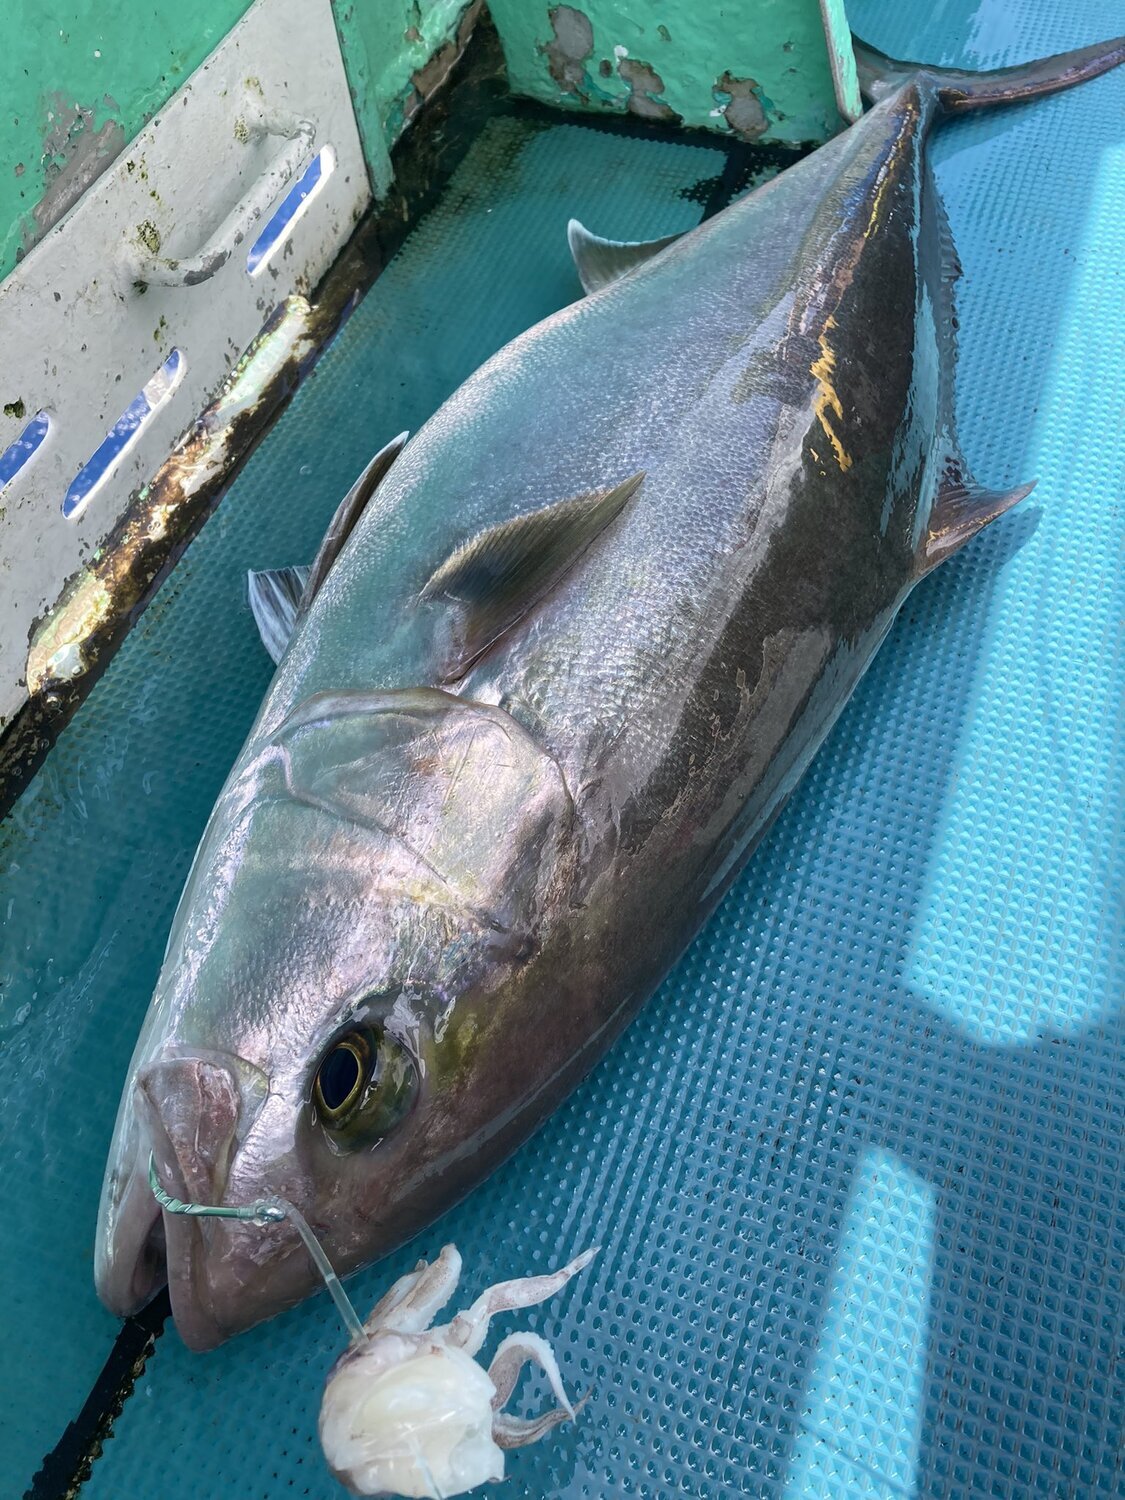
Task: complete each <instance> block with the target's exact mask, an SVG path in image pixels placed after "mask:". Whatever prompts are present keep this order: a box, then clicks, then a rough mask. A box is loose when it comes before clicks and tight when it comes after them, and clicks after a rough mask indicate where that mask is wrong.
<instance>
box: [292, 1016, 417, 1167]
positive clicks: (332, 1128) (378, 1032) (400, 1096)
mask: <svg viewBox="0 0 1125 1500" xmlns="http://www.w3.org/2000/svg"><path fill="white" fill-rule="evenodd" d="M417 1083H418V1073H417V1069H416V1067H415V1065H414V1059H413V1058H412V1057H411V1056H410V1053H409V1052H408V1051H407V1050H406V1048H405V1047H404V1046H403V1045H402V1043H401V1042H399V1041H397V1040H396V1038H394V1037H392V1036H390V1035H388V1033H387V1032H386V1031H384V1030H383V1029H382V1028H381V1027H370V1028H362V1029H358V1028H357V1029H355V1030H352V1031H348V1032H345V1033H344V1035H343V1036H340V1037H337V1038H336V1040H335V1041H334V1042H333V1043H332V1045H331V1046H330V1047H329V1049H328V1051H327V1052H326V1053H325V1054H324V1056H323V1058H322V1059H321V1062H320V1066H319V1067H318V1068H317V1070H316V1077H315V1079H314V1080H313V1090H312V1094H313V1108H314V1111H315V1113H316V1116H317V1118H318V1119H319V1120H320V1123H321V1124H322V1125H323V1126H324V1128H325V1130H326V1132H327V1133H328V1137H329V1140H330V1142H331V1143H332V1145H333V1147H334V1148H335V1149H337V1150H347V1149H349V1148H350V1147H352V1146H358V1145H369V1144H371V1143H372V1142H374V1141H376V1140H379V1139H381V1138H382V1137H383V1136H385V1135H386V1134H387V1133H388V1131H390V1130H392V1129H393V1128H394V1126H395V1125H397V1124H398V1122H399V1121H400V1120H401V1119H402V1118H403V1116H404V1115H405V1114H406V1113H407V1111H408V1110H409V1108H410V1105H411V1103H412V1102H413V1099H414V1094H415V1091H416V1089H417Z"/></svg>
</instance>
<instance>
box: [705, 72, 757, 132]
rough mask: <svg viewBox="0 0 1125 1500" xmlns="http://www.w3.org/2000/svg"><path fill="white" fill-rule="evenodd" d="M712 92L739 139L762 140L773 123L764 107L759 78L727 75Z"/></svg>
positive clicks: (719, 80) (716, 83) (717, 81)
mask: <svg viewBox="0 0 1125 1500" xmlns="http://www.w3.org/2000/svg"><path fill="white" fill-rule="evenodd" d="M711 92H712V94H713V95H714V96H715V102H716V103H717V104H719V105H720V106H721V113H722V116H723V118H724V119H725V120H726V122H727V124H728V125H729V126H730V128H731V130H732V131H733V132H734V133H735V135H736V136H738V138H739V140H742V141H757V140H761V138H762V136H764V135H765V133H766V131H767V130H768V129H769V125H770V122H769V120H768V119H767V118H766V112H765V109H764V108H763V107H762V99H761V89H760V86H759V84H758V81H757V79H756V78H735V77H734V76H733V75H732V74H730V73H724V74H723V76H722V77H721V78H719V79H716V81H715V87H714V88H713V89H712V90H711Z"/></svg>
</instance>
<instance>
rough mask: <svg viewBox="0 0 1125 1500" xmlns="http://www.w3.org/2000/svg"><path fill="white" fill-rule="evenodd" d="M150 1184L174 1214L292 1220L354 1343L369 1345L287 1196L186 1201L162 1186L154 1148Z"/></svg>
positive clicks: (262, 1223)
mask: <svg viewBox="0 0 1125 1500" xmlns="http://www.w3.org/2000/svg"><path fill="white" fill-rule="evenodd" d="M148 1185H149V1187H150V1188H151V1189H152V1195H153V1197H154V1198H155V1199H156V1201H157V1203H159V1204H160V1206H161V1208H163V1209H164V1210H165V1211H166V1212H168V1213H170V1214H190V1215H192V1216H193V1217H194V1218H197V1219H242V1220H244V1221H245V1222H246V1223H250V1224H257V1225H258V1226H259V1227H260V1228H262V1229H264V1228H265V1227H266V1225H267V1224H281V1223H283V1222H284V1220H286V1219H288V1220H289V1222H290V1224H292V1226H293V1228H294V1229H295V1230H296V1231H297V1233H298V1234H299V1235H300V1236H301V1239H302V1241H303V1242H304V1246H305V1249H306V1250H307V1251H308V1252H309V1256H310V1257H311V1259H312V1262H313V1265H314V1266H316V1268H317V1270H318V1271H319V1272H320V1274H321V1276H322V1277H323V1279H324V1285H325V1286H326V1287H327V1288H328V1295H329V1296H330V1297H331V1298H332V1300H333V1302H335V1304H336V1310H337V1311H338V1312H339V1314H340V1316H341V1318H343V1320H344V1327H345V1328H346V1329H347V1330H348V1333H349V1334H350V1335H351V1340H352V1343H353V1344H365V1343H366V1342H367V1329H366V1328H364V1326H363V1323H362V1322H361V1321H360V1318H359V1314H358V1313H357V1312H356V1310H355V1308H354V1307H353V1306H352V1303H351V1298H350V1297H349V1296H348V1294H347V1292H345V1291H344V1288H343V1284H342V1283H341V1281H340V1278H339V1277H338V1276H337V1275H336V1272H335V1269H334V1268H333V1265H332V1262H331V1261H330V1260H329V1259H328V1256H327V1255H326V1254H325V1252H324V1248H323V1246H322V1245H321V1243H320V1241H319V1240H318V1239H317V1237H316V1235H315V1234H314V1233H313V1232H312V1230H311V1229H310V1228H309V1226H308V1223H307V1221H306V1219H305V1216H304V1214H302V1213H301V1211H300V1209H299V1208H297V1207H296V1206H295V1205H294V1204H292V1203H290V1202H289V1200H288V1199H287V1198H276V1197H275V1198H259V1199H258V1201H257V1202H256V1203H246V1204H243V1205H242V1206H241V1207H234V1206H232V1207H220V1206H218V1205H215V1204H207V1203H183V1202H181V1201H180V1199H179V1198H173V1197H172V1195H171V1193H166V1192H165V1191H164V1189H163V1188H162V1187H161V1185H160V1179H159V1177H157V1175H156V1155H155V1153H154V1152H152V1151H150V1152H149V1156H148Z"/></svg>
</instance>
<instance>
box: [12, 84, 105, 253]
mask: <svg viewBox="0 0 1125 1500" xmlns="http://www.w3.org/2000/svg"><path fill="white" fill-rule="evenodd" d="M103 107H104V105H103ZM43 109H44V114H45V117H46V126H45V130H44V134H43V150H42V163H43V196H42V197H41V198H40V200H39V202H38V203H37V204H36V205H35V206H34V208H33V209H32V211H31V219H32V222H31V224H29V225H27V226H25V230H24V244H23V248H24V250H25V251H26V250H29V249H30V248H31V246H32V245H34V244H35V243H36V242H37V241H38V240H41V239H42V238H43V236H44V235H45V234H46V233H47V231H48V230H49V229H51V228H52V227H53V226H54V225H55V224H57V223H58V222H59V220H60V219H61V218H62V217H63V215H64V214H65V213H66V212H67V210H68V209H69V208H71V207H72V206H73V205H74V204H75V203H77V202H78V200H79V198H81V196H82V194H83V193H84V192H85V191H86V189H87V188H88V187H89V186H90V184H91V183H92V182H93V181H94V179H95V178H96V177H99V176H100V175H101V173H102V172H104V171H105V169H106V167H108V166H109V164H110V162H112V161H114V160H115V159H116V157H117V156H118V155H119V153H120V152H121V150H122V149H123V147H124V145H125V131H124V130H123V129H122V126H121V122H120V120H118V119H116V118H111V119H108V120H106V121H105V122H104V123H103V124H102V125H101V126H99V127H95V125H94V107H93V106H90V107H86V106H84V105H80V104H77V103H75V102H73V101H72V100H69V99H68V98H67V97H66V95H65V94H61V93H51V94H48V95H46V97H45V99H44V103H43Z"/></svg>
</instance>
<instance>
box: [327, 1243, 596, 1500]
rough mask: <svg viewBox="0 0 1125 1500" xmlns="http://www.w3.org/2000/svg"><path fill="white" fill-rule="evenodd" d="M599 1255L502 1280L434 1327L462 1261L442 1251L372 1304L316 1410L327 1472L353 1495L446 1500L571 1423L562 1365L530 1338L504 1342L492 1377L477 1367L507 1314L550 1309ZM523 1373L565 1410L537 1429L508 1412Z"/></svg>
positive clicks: (500, 1472)
mask: <svg viewBox="0 0 1125 1500" xmlns="http://www.w3.org/2000/svg"><path fill="white" fill-rule="evenodd" d="M596 1254H597V1251H596V1250H587V1251H586V1252H585V1254H583V1255H579V1256H578V1257H577V1258H576V1259H575V1260H572V1261H571V1262H570V1264H569V1265H566V1266H563V1267H562V1269H561V1270H558V1271H554V1272H552V1273H551V1274H550V1275H548V1276H528V1277H522V1278H520V1279H519V1280H517V1281H504V1282H501V1283H500V1284H499V1285H497V1286H493V1287H490V1288H489V1289H488V1290H487V1291H486V1292H483V1293H482V1294H481V1295H480V1296H479V1297H478V1298H477V1300H476V1301H475V1302H474V1303H473V1305H472V1306H471V1307H470V1308H469V1309H468V1311H467V1312H462V1313H458V1314H457V1316H456V1317H455V1318H454V1319H453V1320H452V1322H449V1323H444V1324H442V1325H440V1326H439V1327H437V1328H431V1327H430V1324H431V1323H432V1321H433V1319H434V1318H435V1316H436V1315H437V1314H438V1312H440V1310H441V1309H442V1308H443V1307H444V1306H445V1304H446V1303H447V1302H448V1301H449V1299H450V1298H451V1297H452V1296H453V1293H454V1292H455V1291H456V1289H457V1283H458V1281H459V1280H460V1277H461V1256H460V1254H459V1253H458V1251H457V1248H456V1246H454V1245H446V1246H445V1248H444V1249H443V1250H442V1252H441V1254H440V1255H439V1256H438V1258H437V1260H435V1261H434V1263H433V1265H429V1264H427V1262H426V1261H424V1260H421V1261H419V1262H418V1264H417V1266H416V1267H415V1268H414V1270H413V1271H411V1272H410V1273H409V1274H408V1275H406V1276H403V1277H401V1278H400V1279H399V1280H398V1281H396V1282H395V1284H394V1286H393V1287H391V1289H390V1291H389V1292H388V1293H387V1294H386V1296H385V1297H383V1298H382V1299H381V1301H379V1302H378V1303H376V1305H375V1307H374V1308H373V1309H372V1311H371V1315H370V1317H369V1318H368V1319H367V1321H366V1323H365V1324H364V1325H363V1326H364V1329H365V1331H366V1333H367V1339H366V1341H365V1342H363V1343H358V1342H357V1343H355V1344H353V1345H352V1347H351V1348H350V1349H349V1350H348V1351H347V1352H346V1353H345V1354H344V1355H342V1356H341V1358H340V1359H339V1360H338V1361H337V1363H336V1365H335V1366H334V1368H333V1370H332V1372H331V1374H330V1375H329V1377H328V1384H327V1386H326V1387H325V1391H324V1400H323V1402H322V1403H321V1408H320V1442H321V1446H322V1447H323V1449H324V1455H325V1457H326V1458H327V1460H328V1464H329V1467H330V1468H331V1469H332V1471H333V1473H334V1474H335V1475H336V1477H337V1478H338V1479H339V1480H340V1481H341V1482H342V1483H343V1484H345V1485H346V1486H347V1487H348V1489H350V1490H351V1491H352V1492H353V1494H357V1495H404V1496H428V1497H430V1500H447V1497H449V1496H452V1495H461V1494H464V1493H465V1491H466V1490H470V1489H473V1488H475V1487H476V1486H477V1485H478V1484H484V1483H486V1482H487V1481H489V1480H495V1479H503V1477H504V1450H505V1449H508V1448H522V1447H523V1446H524V1445H525V1444H527V1443H535V1442H538V1441H539V1439H540V1438H542V1437H543V1436H544V1435H545V1434H546V1433H548V1432H549V1431H550V1430H551V1428H552V1427H556V1426H557V1425H558V1424H559V1423H560V1422H564V1421H567V1420H570V1421H573V1420H574V1415H575V1407H574V1406H573V1405H572V1404H571V1402H570V1401H569V1400H568V1398H567V1395H566V1392H565V1390H564V1389H563V1383H562V1377H561V1375H560V1374H559V1366H558V1361H557V1360H556V1358H555V1355H554V1351H553V1350H552V1349H551V1346H550V1345H549V1344H548V1343H547V1341H546V1340H545V1339H543V1338H541V1337H540V1336H539V1335H538V1334H534V1333H512V1334H509V1335H508V1337H507V1338H506V1339H504V1340H503V1341H502V1343H501V1344H500V1346H499V1348H498V1349H497V1350H496V1353H495V1355H494V1356H493V1359H492V1363H491V1364H490V1365H489V1366H488V1369H487V1371H486V1370H484V1369H483V1368H482V1367H481V1366H480V1365H478V1364H477V1363H476V1361H475V1359H474V1358H473V1356H474V1355H476V1354H477V1353H479V1351H480V1348H481V1346H482V1345H483V1343H484V1340H485V1337H486V1336H487V1334H488V1325H489V1322H490V1320H491V1319H492V1318H493V1317H494V1316H495V1315H496V1314H497V1313H501V1312H509V1311H511V1310H513V1309H515V1308H519V1307H531V1306H533V1305H534V1304H535V1303H537V1302H545V1301H546V1300H547V1298H548V1297H552V1296H554V1294H555V1293H556V1292H558V1291H561V1289H562V1288H563V1287H564V1286H565V1285H566V1283H567V1282H568V1281H569V1280H570V1278H571V1277H572V1276H575V1275H577V1273H578V1272H579V1271H581V1270H583V1269H584V1268H585V1267H586V1266H587V1265H589V1263H590V1261H591V1260H592V1259H593V1258H594V1256H595V1255H596ZM526 1364H536V1365H538V1366H539V1367H540V1369H541V1370H543V1372H544V1373H545V1375H546V1376H547V1379H548V1381H549V1382H550V1385H551V1389H552V1391H553V1392H554V1394H555V1397H556V1399H557V1400H558V1403H559V1404H558V1406H557V1407H554V1408H552V1409H551V1410H550V1411H545V1412H543V1413H542V1414H541V1415H540V1416H538V1417H534V1418H532V1419H530V1420H528V1419H524V1418H521V1417H514V1416H511V1415H509V1414H508V1413H507V1412H505V1410H504V1406H505V1404H506V1403H507V1401H508V1399H509V1397H510V1396H511V1394H512V1391H513V1390H514V1389H515V1386H516V1382H517V1380H518V1379H519V1375H520V1371H521V1370H522V1369H523V1367H524V1365H526Z"/></svg>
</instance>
